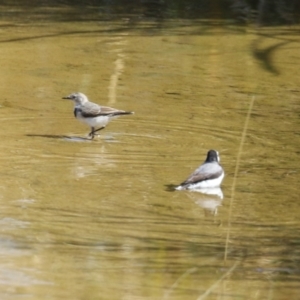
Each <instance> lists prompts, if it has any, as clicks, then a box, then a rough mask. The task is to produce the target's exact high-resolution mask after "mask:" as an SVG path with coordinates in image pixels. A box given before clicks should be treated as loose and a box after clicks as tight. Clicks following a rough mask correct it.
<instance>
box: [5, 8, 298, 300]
mask: <svg viewBox="0 0 300 300" xmlns="http://www.w3.org/2000/svg"><path fill="white" fill-rule="evenodd" d="M49 11H51V10H50V9H49ZM76 12H77V13H79V12H80V11H76ZM71 13H74V11H72V10H70V11H69V10H68V8H67V7H66V8H64V9H63V8H61V10H55V12H53V16H56V17H53V19H51V18H49V19H45V18H42V17H39V14H38V13H36V14H33V16H28V15H26V18H25V17H24V19H22V18H20V17H18V18H17V17H16V18H12V17H11V16H10V15H9V16H7V15H3V16H2V25H3V26H2V30H1V31H2V32H1V41H0V42H1V48H0V53H1V55H0V60H1V69H0V72H1V78H2V80H1V86H0V89H1V94H2V98H1V102H0V104H1V107H0V112H1V116H2V117H1V122H2V126H1V127H0V136H1V138H2V143H1V145H0V149H1V151H0V155H1V156H0V158H1V185H0V191H1V193H0V200H1V216H0V224H1V233H0V245H1V247H0V248H1V258H0V266H1V268H0V283H2V284H1V287H0V296H1V299H19V298H20V299H21V298H22V299H23V298H25V299H44V298H45V296H46V298H47V299H216V298H218V299H221V298H222V299H236V298H240V299H266V298H268V299H287V298H289V299H298V297H299V296H298V295H299V276H300V256H299V228H300V221H299V213H300V204H299V201H298V198H299V197H298V184H299V183H298V182H299V176H298V173H299V132H298V131H299V130H298V129H299V127H298V126H299V97H300V88H299V80H298V77H299V64H298V62H299V59H300V52H299V42H300V39H299V27H297V26H290V27H270V28H260V29H257V28H254V27H251V26H248V27H243V28H241V27H238V26H235V25H233V24H230V23H226V22H224V23H222V22H221V21H220V22H218V23H216V22H213V21H206V22H204V21H203V22H200V21H197V20H193V21H188V20H169V21H163V22H160V23H158V22H155V21H154V20H151V19H149V20H134V19H133V20H131V19H121V20H118V21H113V20H107V21H103V20H102V19H100V20H99V19H95V18H92V17H91V19H90V20H88V19H87V18H86V20H80V21H76V20H74V19H72V18H71ZM50 15H51V14H49V16H50ZM51 16H52V15H51ZM97 16H98V15H97ZM68 17H69V19H68V20H69V21H68V22H66V18H68ZM98 17H99V16H98ZM73 91H81V92H83V93H85V94H87V95H88V96H89V97H90V99H91V100H92V101H95V102H97V103H100V104H103V105H108V106H112V107H115V108H119V109H125V110H133V111H135V115H133V116H125V117H122V118H119V119H117V120H114V121H112V122H111V123H110V124H109V125H108V126H107V128H106V129H105V130H104V131H102V134H101V135H100V136H99V137H98V138H96V139H95V140H94V141H89V140H87V139H86V137H87V134H88V132H89V128H88V127H86V126H85V125H84V124H81V123H80V122H78V121H77V120H75V119H74V117H73V105H72V103H70V102H68V101H66V100H62V99H61V98H62V97H63V96H66V95H68V94H69V93H71V92H73ZM247 116H248V117H249V119H248V123H247V122H246V120H247ZM243 134H244V135H243ZM243 137H244V139H243ZM209 149H217V150H218V151H219V152H220V156H221V163H222V165H223V167H224V169H225V172H226V177H225V179H224V182H223V186H222V192H223V198H222V197H219V196H216V195H205V194H199V193H192V192H169V191H168V190H167V187H168V185H172V184H178V183H180V182H181V181H182V180H184V179H185V178H186V177H187V176H188V175H189V174H190V173H191V172H192V171H193V170H194V169H195V168H196V167H197V166H198V165H199V164H200V163H202V161H203V160H204V158H205V156H206V152H207V151H208V150H209ZM237 164H238V165H237Z"/></svg>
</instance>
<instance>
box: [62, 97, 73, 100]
mask: <svg viewBox="0 0 300 300" xmlns="http://www.w3.org/2000/svg"><path fill="white" fill-rule="evenodd" d="M62 99H68V100H70V99H71V97H70V96H66V97H62Z"/></svg>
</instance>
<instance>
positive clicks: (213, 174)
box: [181, 163, 223, 185]
mask: <svg viewBox="0 0 300 300" xmlns="http://www.w3.org/2000/svg"><path fill="white" fill-rule="evenodd" d="M222 173H223V169H222V167H221V166H220V165H219V164H217V163H207V164H204V165H201V166H200V167H199V168H198V169H197V170H196V171H195V172H193V173H192V174H191V175H190V176H189V177H188V178H187V179H186V180H185V181H184V182H182V183H181V185H186V184H190V183H197V182H201V181H204V180H209V179H215V178H218V177H219V176H220V175H221V174H222Z"/></svg>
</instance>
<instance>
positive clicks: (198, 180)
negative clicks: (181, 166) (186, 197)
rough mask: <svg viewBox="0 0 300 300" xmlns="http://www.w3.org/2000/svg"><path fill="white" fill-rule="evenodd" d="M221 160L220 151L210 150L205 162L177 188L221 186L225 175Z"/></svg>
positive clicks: (190, 188) (192, 188) (193, 188)
mask: <svg viewBox="0 0 300 300" xmlns="http://www.w3.org/2000/svg"><path fill="white" fill-rule="evenodd" d="M219 162H220V158H219V153H218V151H216V150H209V151H208V152H207V157H206V160H205V161H204V163H203V164H202V165H200V166H199V167H198V168H197V169H196V170H195V171H194V172H193V173H192V174H191V175H190V176H189V177H188V178H187V179H186V180H185V181H183V182H182V183H181V184H180V185H178V186H177V187H175V190H179V191H180V190H197V189H206V188H216V187H219V186H220V185H221V183H222V180H223V178H224V176H225V173H224V170H223V168H222V166H221V165H220V164H219Z"/></svg>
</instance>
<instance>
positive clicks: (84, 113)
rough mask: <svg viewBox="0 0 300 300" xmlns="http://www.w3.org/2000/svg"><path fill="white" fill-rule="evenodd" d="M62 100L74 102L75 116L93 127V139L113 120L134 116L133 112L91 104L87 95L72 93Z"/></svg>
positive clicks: (91, 134)
mask: <svg viewBox="0 0 300 300" xmlns="http://www.w3.org/2000/svg"><path fill="white" fill-rule="evenodd" d="M62 99H68V100H72V101H73V102H74V105H75V106H74V116H75V118H76V119H78V120H79V121H81V122H83V123H85V124H87V125H89V126H90V127H91V132H90V133H89V136H90V137H91V139H93V138H94V136H95V133H96V132H97V131H100V130H102V129H104V128H105V126H106V125H107V124H108V122H109V121H110V120H111V119H113V118H116V117H119V116H122V115H132V114H134V112H132V111H124V110H119V109H115V108H111V107H107V106H101V105H98V104H96V103H93V102H90V101H89V99H88V97H87V96H86V95H85V94H83V93H79V92H77V93H72V94H70V95H68V96H66V97H63V98H62Z"/></svg>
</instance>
